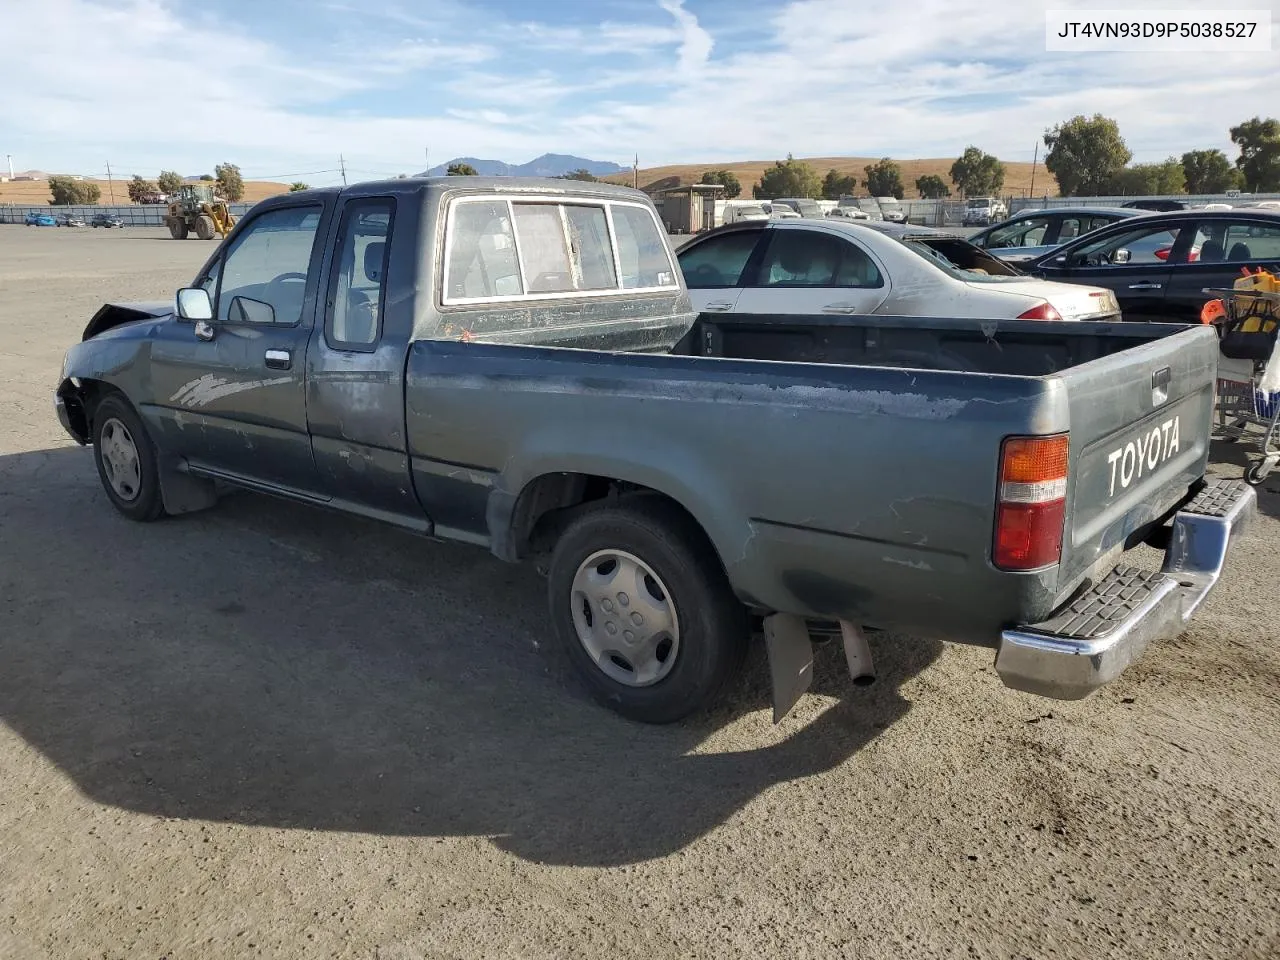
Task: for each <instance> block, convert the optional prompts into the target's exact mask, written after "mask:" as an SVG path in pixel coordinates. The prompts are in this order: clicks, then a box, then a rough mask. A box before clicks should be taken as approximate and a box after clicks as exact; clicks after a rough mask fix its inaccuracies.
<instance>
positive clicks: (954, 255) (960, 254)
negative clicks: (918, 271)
mask: <svg viewBox="0 0 1280 960" xmlns="http://www.w3.org/2000/svg"><path fill="white" fill-rule="evenodd" d="M902 245H903V246H905V247H906V248H907V249H908V250H910V251H911V252H912V253H915V254H917V255H918V256H920V257H923V258H924V259H925V260H928V261H929V262H930V263H931V264H933V265H934V266H935V267H937V268H938V269H939V270H941V271H942V272H943V273H945V274H947V276H950V277H954V278H955V279H957V280H963V281H964V282H965V283H1007V282H1008V281H1010V280H1021V279H1023V274H1022V273H1021V272H1020V271H1019V270H1017V269H1016V268H1015V267H1011V266H1009V264H1007V263H1005V262H1004V261H1002V260H997V259H996V258H995V257H993V256H992V255H991V254H989V253H987V252H986V251H985V250H982V249H980V248H978V247H975V246H974V245H973V244H972V243H969V241H967V240H962V239H960V238H959V237H906V238H904V239H903V240H902Z"/></svg>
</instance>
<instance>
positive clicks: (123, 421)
mask: <svg viewBox="0 0 1280 960" xmlns="http://www.w3.org/2000/svg"><path fill="white" fill-rule="evenodd" d="M109 424H110V425H113V426H112V429H113V430H114V429H115V427H114V425H116V424H120V425H123V427H124V429H125V430H126V431H127V433H128V436H129V437H130V439H131V440H132V442H133V446H134V448H135V449H136V451H137V460H138V483H137V492H136V494H135V495H133V496H132V497H129V496H124V495H122V494H121V493H119V492H117V491H116V489H115V488H114V487H113V486H112V483H111V479H110V477H109V476H108V468H107V465H106V464H105V463H104V462H103V442H102V441H103V432H104V430H105V429H106V428H107V427H108V425H109ZM93 462H94V464H95V465H96V466H97V468H98V479H99V480H101V481H102V489H103V490H105V491H106V494H107V499H109V500H110V501H111V505H112V506H114V507H115V508H116V509H117V510H119V511H120V512H121V513H123V514H124V515H125V516H126V517H128V518H129V519H130V520H138V521H140V522H147V521H150V520H158V519H159V518H160V517H162V516H164V500H163V499H162V497H161V495H160V474H159V471H158V469H157V466H156V449H155V445H154V444H152V442H151V436H150V435H149V434H148V433H147V428H146V427H145V426H144V425H143V423H142V419H141V418H140V417H139V416H138V414H137V413H136V412H135V411H134V409H133V407H132V406H130V405H129V402H128V401H127V400H125V398H124V397H123V396H121V395H120V394H118V393H112V394H108V395H107V396H106V397H103V398H102V401H101V402H100V403H99V404H98V407H97V409H96V410H95V411H94V414H93Z"/></svg>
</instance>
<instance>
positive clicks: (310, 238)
mask: <svg viewBox="0 0 1280 960" xmlns="http://www.w3.org/2000/svg"><path fill="white" fill-rule="evenodd" d="M321 211H322V208H321V207H319V206H307V207H283V208H280V209H277V210H270V211H268V212H266V213H264V214H261V215H260V216H258V217H255V218H254V220H253V222H252V223H251V224H249V225H248V227H247V228H246V229H245V230H244V232H243V233H241V234H240V235H239V236H238V237H236V239H235V242H234V243H233V244H232V245H231V247H230V249H228V250H227V253H226V256H225V257H223V259H222V263H221V269H220V271H219V272H220V274H221V275H220V277H219V284H218V297H217V301H218V302H217V313H216V316H217V318H218V320H219V322H221V323H274V324H276V325H279V326H293V325H295V324H297V323H298V322H299V321H300V320H301V319H302V299H303V294H304V293H305V291H306V286H307V273H308V270H309V269H310V266H311V253H312V248H313V247H314V246H315V239H316V228H317V227H318V226H319V225H320V214H321ZM264 306H266V307H270V310H266V309H263V307H264Z"/></svg>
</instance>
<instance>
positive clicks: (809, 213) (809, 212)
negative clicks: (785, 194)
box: [793, 200, 822, 217]
mask: <svg viewBox="0 0 1280 960" xmlns="http://www.w3.org/2000/svg"><path fill="white" fill-rule="evenodd" d="M793 202H794V203H795V209H796V210H797V211H798V212H799V213H800V214H802V215H803V216H806V217H820V216H822V208H821V207H820V206H818V202H817V201H816V200H795V201H793Z"/></svg>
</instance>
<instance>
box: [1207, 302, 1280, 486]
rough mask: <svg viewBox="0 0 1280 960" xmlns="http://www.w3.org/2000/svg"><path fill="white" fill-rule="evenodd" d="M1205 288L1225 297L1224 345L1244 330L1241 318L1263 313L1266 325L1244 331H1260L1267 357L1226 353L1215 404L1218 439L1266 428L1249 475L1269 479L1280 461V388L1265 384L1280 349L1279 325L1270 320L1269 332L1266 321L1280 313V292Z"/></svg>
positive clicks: (1248, 478)
mask: <svg viewBox="0 0 1280 960" xmlns="http://www.w3.org/2000/svg"><path fill="white" fill-rule="evenodd" d="M1204 292H1205V293H1207V294H1210V295H1213V296H1216V297H1219V298H1221V302H1222V305H1223V309H1222V310H1221V311H1216V312H1217V313H1219V314H1220V316H1221V326H1220V332H1222V331H1225V332H1222V336H1223V346H1224V347H1225V346H1226V345H1227V342H1228V340H1227V338H1228V337H1238V336H1240V335H1241V326H1240V321H1241V320H1243V319H1245V317H1246V316H1247V317H1248V318H1249V319H1252V320H1258V319H1259V318H1261V319H1262V321H1263V323H1262V324H1257V325H1255V326H1257V327H1259V329H1257V330H1256V331H1248V330H1245V331H1244V333H1245V334H1249V333H1252V332H1256V333H1257V334H1258V337H1259V341H1258V346H1257V348H1255V349H1256V351H1257V352H1256V354H1255V357H1256V356H1257V355H1263V356H1265V357H1266V359H1256V358H1249V357H1243V358H1242V357H1234V358H1233V357H1231V356H1230V355H1229V354H1228V355H1226V356H1224V359H1223V360H1222V361H1221V362H1220V363H1219V367H1218V379H1217V396H1216V402H1215V404H1214V430H1213V436H1214V439H1220V440H1231V441H1244V440H1248V439H1253V438H1255V437H1258V433H1257V429H1256V428H1261V430H1262V434H1261V437H1260V438H1258V449H1259V452H1260V453H1261V454H1262V459H1261V460H1259V461H1257V462H1255V463H1253V464H1251V465H1250V466H1249V468H1248V469H1247V470H1246V471H1245V475H1244V479H1245V481H1246V482H1247V483H1250V484H1255V485H1256V484H1259V483H1261V482H1262V481H1263V480H1265V479H1266V478H1267V476H1268V475H1269V474H1270V473H1271V471H1272V470H1274V469H1275V467H1276V464H1277V463H1280V391H1275V390H1272V391H1265V390H1264V389H1263V386H1264V384H1263V379H1264V377H1265V375H1266V372H1267V367H1268V365H1269V364H1271V363H1274V362H1280V361H1274V360H1273V359H1272V355H1273V354H1274V353H1276V352H1277V351H1276V335H1275V329H1274V328H1275V326H1276V325H1275V324H1274V323H1271V324H1270V327H1271V330H1272V332H1271V333H1270V334H1269V335H1268V334H1267V333H1266V326H1265V324H1266V321H1267V318H1269V317H1277V316H1280V294H1276V293H1266V292H1259V291H1257V290H1247V289H1239V288H1232V289H1218V288H1213V287H1208V288H1206V289H1205V291H1204ZM1217 324H1218V321H1215V325H1217ZM1264 347H1265V349H1264ZM1233 352H1236V351H1233ZM1273 379H1274V378H1273Z"/></svg>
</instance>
